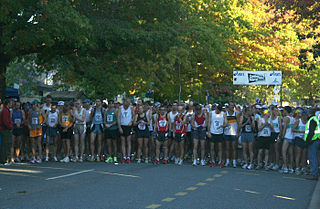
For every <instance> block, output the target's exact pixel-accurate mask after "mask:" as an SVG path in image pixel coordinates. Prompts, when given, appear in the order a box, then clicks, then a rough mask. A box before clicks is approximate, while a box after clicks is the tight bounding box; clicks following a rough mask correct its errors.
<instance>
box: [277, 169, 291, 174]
mask: <svg viewBox="0 0 320 209" xmlns="http://www.w3.org/2000/svg"><path fill="white" fill-rule="evenodd" d="M279 172H280V173H285V174H287V173H289V169H288V168H282V169H281V170H279Z"/></svg>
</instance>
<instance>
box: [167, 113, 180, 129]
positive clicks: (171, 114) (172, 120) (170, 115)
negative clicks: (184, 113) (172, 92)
mask: <svg viewBox="0 0 320 209" xmlns="http://www.w3.org/2000/svg"><path fill="white" fill-rule="evenodd" d="M177 115H178V112H176V113H172V111H171V112H169V117H170V122H171V124H173V123H174V119H175V118H176V116H177ZM171 129H173V126H172V127H171Z"/></svg>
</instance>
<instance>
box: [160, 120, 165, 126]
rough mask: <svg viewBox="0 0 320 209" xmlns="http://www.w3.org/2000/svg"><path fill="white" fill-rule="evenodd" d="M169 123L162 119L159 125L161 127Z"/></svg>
mask: <svg viewBox="0 0 320 209" xmlns="http://www.w3.org/2000/svg"><path fill="white" fill-rule="evenodd" d="M166 125H167V121H165V120H160V121H159V126H160V127H165V126H166Z"/></svg>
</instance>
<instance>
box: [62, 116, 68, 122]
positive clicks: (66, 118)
mask: <svg viewBox="0 0 320 209" xmlns="http://www.w3.org/2000/svg"><path fill="white" fill-rule="evenodd" d="M68 121H69V116H67V115H63V116H62V122H63V123H66V122H68Z"/></svg>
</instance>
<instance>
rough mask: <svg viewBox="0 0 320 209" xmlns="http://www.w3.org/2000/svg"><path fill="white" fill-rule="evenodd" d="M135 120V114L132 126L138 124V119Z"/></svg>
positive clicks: (136, 117) (136, 116)
mask: <svg viewBox="0 0 320 209" xmlns="http://www.w3.org/2000/svg"><path fill="white" fill-rule="evenodd" d="M137 120H138V115H135V116H134V122H133V125H134V126H137V125H138V121H137Z"/></svg>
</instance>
